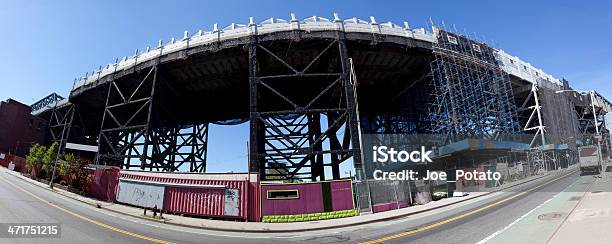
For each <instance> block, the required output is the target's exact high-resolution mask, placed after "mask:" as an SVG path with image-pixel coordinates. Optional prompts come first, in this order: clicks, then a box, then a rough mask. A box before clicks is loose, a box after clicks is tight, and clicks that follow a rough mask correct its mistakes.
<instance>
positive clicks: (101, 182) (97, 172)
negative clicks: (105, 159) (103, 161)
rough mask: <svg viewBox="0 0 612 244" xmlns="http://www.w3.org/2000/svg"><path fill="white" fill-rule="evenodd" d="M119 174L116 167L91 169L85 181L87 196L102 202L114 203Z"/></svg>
mask: <svg viewBox="0 0 612 244" xmlns="http://www.w3.org/2000/svg"><path fill="white" fill-rule="evenodd" d="M119 172H120V170H119V168H117V167H99V168H94V169H92V170H91V172H90V174H89V179H88V180H87V194H88V195H89V196H91V197H93V198H96V199H98V200H102V201H108V202H114V201H116V200H117V198H116V196H117V185H118V184H119Z"/></svg>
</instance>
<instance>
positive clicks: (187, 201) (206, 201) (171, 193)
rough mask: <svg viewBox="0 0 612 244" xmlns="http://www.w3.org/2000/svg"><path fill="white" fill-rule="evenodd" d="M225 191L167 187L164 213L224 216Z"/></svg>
mask: <svg viewBox="0 0 612 244" xmlns="http://www.w3.org/2000/svg"><path fill="white" fill-rule="evenodd" d="M224 195H225V191H224V189H208V188H185V187H175V186H170V187H166V191H165V193H164V208H163V209H164V211H168V212H173V213H182V214H192V215H201V216H216V217H221V216H223V210H224V201H223V200H224Z"/></svg>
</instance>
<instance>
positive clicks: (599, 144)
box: [555, 90, 603, 172]
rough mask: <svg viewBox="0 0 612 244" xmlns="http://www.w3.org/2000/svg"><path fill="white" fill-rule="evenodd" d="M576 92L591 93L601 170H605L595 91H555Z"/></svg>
mask: <svg viewBox="0 0 612 244" xmlns="http://www.w3.org/2000/svg"><path fill="white" fill-rule="evenodd" d="M568 91H569V92H576V93H580V94H586V93H588V94H589V95H590V99H591V109H592V110H593V123H594V124H593V125H594V126H595V135H596V141H597V156H598V157H597V158H598V159H599V164H600V172H601V171H603V170H601V165H603V158H602V156H601V141H600V138H601V134H600V132H599V127H598V126H597V112H596V111H595V91H593V90H590V91H576V90H559V91H555V93H563V92H568Z"/></svg>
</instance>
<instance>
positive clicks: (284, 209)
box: [261, 180, 355, 216]
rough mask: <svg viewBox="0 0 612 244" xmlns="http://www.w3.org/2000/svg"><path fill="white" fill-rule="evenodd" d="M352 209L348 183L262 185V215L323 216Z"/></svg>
mask: <svg viewBox="0 0 612 244" xmlns="http://www.w3.org/2000/svg"><path fill="white" fill-rule="evenodd" d="M353 208H355V205H354V200H353V188H352V183H351V181H350V180H337V181H321V182H304V183H278V184H276V183H275V184H261V210H262V214H261V215H262V216H269V215H294V214H311V213H323V212H332V211H340V210H349V209H353Z"/></svg>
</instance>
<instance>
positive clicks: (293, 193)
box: [266, 190, 300, 200]
mask: <svg viewBox="0 0 612 244" xmlns="http://www.w3.org/2000/svg"><path fill="white" fill-rule="evenodd" d="M266 197H267V198H268V199H269V200H282V199H298V198H300V192H299V191H298V190H268V191H266Z"/></svg>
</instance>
